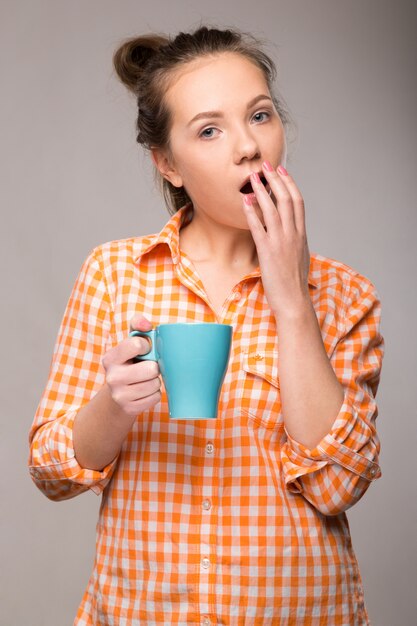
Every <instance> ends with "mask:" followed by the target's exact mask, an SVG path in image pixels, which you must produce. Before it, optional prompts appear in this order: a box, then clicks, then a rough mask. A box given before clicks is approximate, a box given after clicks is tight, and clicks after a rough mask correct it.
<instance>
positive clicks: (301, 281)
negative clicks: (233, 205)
mask: <svg viewBox="0 0 417 626" xmlns="http://www.w3.org/2000/svg"><path fill="white" fill-rule="evenodd" d="M268 165H269V168H270V169H268ZM262 169H263V173H264V176H265V178H266V180H267V182H268V183H269V186H270V188H271V190H272V193H273V195H274V196H275V198H276V204H275V203H274V201H273V199H272V197H271V196H270V195H269V193H268V191H267V190H266V188H265V186H264V185H263V184H262V183H261V182H260V180H259V177H257V176H256V175H255V176H254V175H253V174H252V175H251V185H252V188H253V190H254V192H255V195H256V198H257V202H258V204H259V207H260V211H261V215H263V220H264V223H265V227H266V228H265V227H264V225H263V223H262V221H261V219H260V217H259V216H258V215H257V211H256V209H255V207H256V202H255V203H254V205H253V204H248V203H247V199H243V205H244V208H245V214H246V218H247V221H248V225H249V228H250V230H251V233H252V236H253V239H254V242H255V245H256V249H257V253H258V261H259V266H260V270H261V275H262V284H263V287H264V291H265V295H266V297H267V300H268V303H269V306H270V307H271V309H272V311H273V313H274V314H275V315H278V316H279V315H280V314H287V315H288V314H290V315H292V314H293V313H297V311H299V310H300V307H303V306H305V304H306V303H309V304H311V301H310V296H309V292H308V273H309V267H310V252H309V249H308V243H307V234H306V229H305V212H304V200H303V197H302V195H301V193H300V191H299V190H298V187H297V185H296V184H295V182H294V180H293V179H292V177H291V176H290V175H289V174H288V173H286V170H284V172H285V173H284V172H282V173H281V172H279V170H274V169H273V168H272V166H271V165H270V164H269V163H268V162H266V165H265V163H263V164H262ZM257 178H258V180H257Z"/></svg>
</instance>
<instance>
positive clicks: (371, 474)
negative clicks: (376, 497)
mask: <svg viewBox="0 0 417 626" xmlns="http://www.w3.org/2000/svg"><path fill="white" fill-rule="evenodd" d="M367 428H368V430H369V427H367ZM284 431H285V433H286V436H287V441H286V442H285V443H284V445H283V447H282V453H281V458H282V463H283V472H284V479H285V483H286V485H287V487H288V488H289V490H290V491H294V492H301V491H302V485H301V483H300V481H298V480H297V479H298V478H300V477H302V476H303V475H305V474H310V473H312V472H315V471H317V470H319V469H321V468H322V467H324V466H325V465H328V464H334V463H336V464H338V465H341V466H343V467H344V468H346V469H348V470H349V471H351V472H353V473H355V474H357V475H358V476H361V477H362V478H365V479H366V480H368V481H372V480H376V479H377V478H379V477H380V476H381V469H380V467H379V465H378V463H376V462H375V461H374V453H375V446H373V447H372V448H370V447H369V446H367V444H368V443H369V432H368V433H367V438H368V441H367V440H364V437H363V436H362V437H360V436H358V433H359V434H362V435H365V433H364V424H363V421H362V420H361V419H360V416H359V413H358V411H357V410H356V409H355V407H354V406H352V403H351V402H349V393H348V391H346V392H345V398H344V401H343V404H342V406H341V409H340V411H339V414H338V416H337V418H336V420H335V422H334V424H333V427H332V429H331V431H330V432H329V433H328V434H327V435H325V437H323V439H322V440H321V441H320V442H319V443H318V444H317V445H316V446H315V447H314V448H312V449H310V448H307V446H305V445H303V444H301V443H300V442H298V441H296V440H295V439H293V438H292V437H291V436H290V435H289V434H288V432H287V430H286V428H285V426H284ZM346 443H349V444H351V445H346ZM355 447H356V448H357V449H359V450H360V451H361V452H358V451H357V449H356V450H355V449H354V448H355ZM371 454H372V458H370V457H371Z"/></svg>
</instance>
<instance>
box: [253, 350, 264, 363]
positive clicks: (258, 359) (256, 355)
mask: <svg viewBox="0 0 417 626" xmlns="http://www.w3.org/2000/svg"><path fill="white" fill-rule="evenodd" d="M263 358H264V357H263V356H262V354H259V352H257V353H256V354H255V356H254V359H255V361H262V359H263Z"/></svg>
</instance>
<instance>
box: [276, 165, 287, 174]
mask: <svg viewBox="0 0 417 626" xmlns="http://www.w3.org/2000/svg"><path fill="white" fill-rule="evenodd" d="M278 172H279V173H280V174H282V175H283V176H288V172H287V170H286V169H285V167H282V165H278Z"/></svg>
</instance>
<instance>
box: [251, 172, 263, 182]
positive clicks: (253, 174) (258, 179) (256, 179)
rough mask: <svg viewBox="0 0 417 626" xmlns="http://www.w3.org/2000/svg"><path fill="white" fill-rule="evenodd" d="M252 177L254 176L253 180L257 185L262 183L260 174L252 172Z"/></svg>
mask: <svg viewBox="0 0 417 626" xmlns="http://www.w3.org/2000/svg"><path fill="white" fill-rule="evenodd" d="M251 176H252V178H253V180H254V181H255V182H256V183H260V182H261V179H260V178H259V174H258V172H252V174H251Z"/></svg>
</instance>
